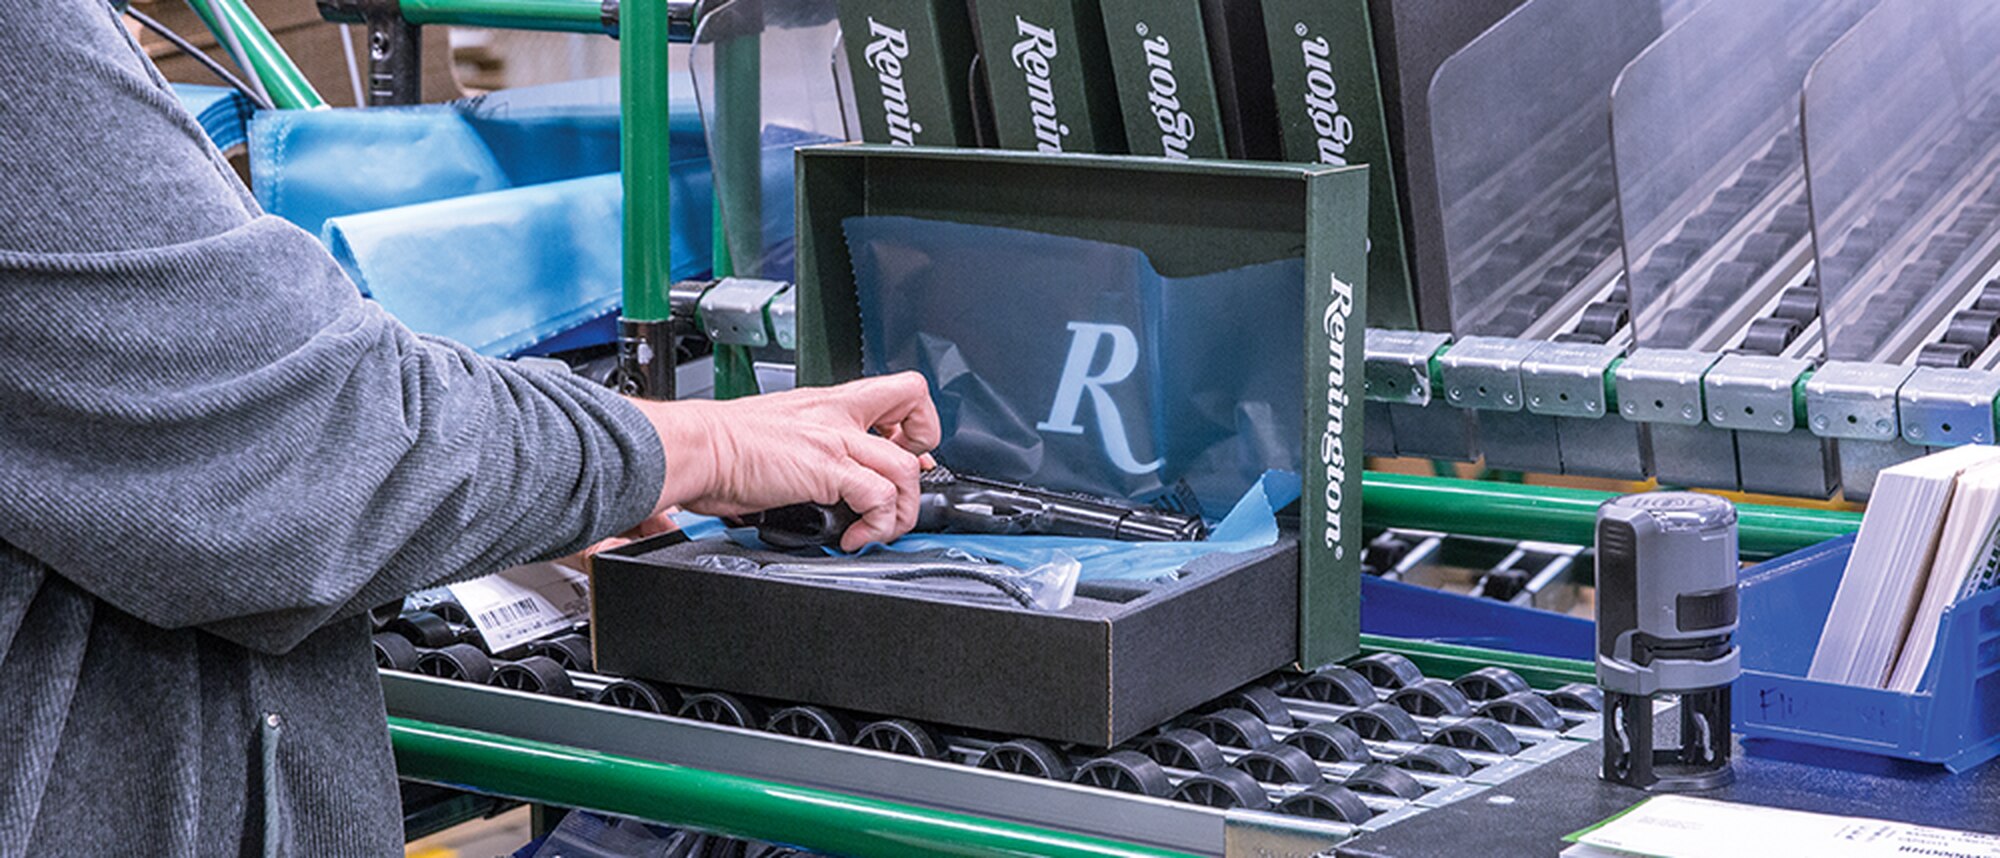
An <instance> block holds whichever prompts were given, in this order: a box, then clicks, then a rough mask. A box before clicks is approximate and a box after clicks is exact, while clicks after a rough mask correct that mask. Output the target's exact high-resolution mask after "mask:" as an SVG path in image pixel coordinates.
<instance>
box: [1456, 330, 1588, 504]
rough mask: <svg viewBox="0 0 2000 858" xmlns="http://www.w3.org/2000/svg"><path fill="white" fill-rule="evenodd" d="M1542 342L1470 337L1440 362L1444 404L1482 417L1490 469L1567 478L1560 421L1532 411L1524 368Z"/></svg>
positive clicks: (1482, 440)
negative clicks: (1523, 378) (1559, 443)
mask: <svg viewBox="0 0 2000 858" xmlns="http://www.w3.org/2000/svg"><path fill="white" fill-rule="evenodd" d="M1541 345H1542V343H1541V342H1540V341H1538V340H1517V339H1512V338H1508V337H1467V338H1465V339H1462V340H1459V341H1458V343H1457V344H1456V345H1454V346H1452V347H1451V348H1450V349H1449V350H1447V351H1445V353H1444V354H1442V355H1439V356H1438V372H1439V374H1440V375H1441V376H1442V379H1443V381H1444V398H1445V402H1446V403H1447V404H1449V405H1451V406H1452V407H1454V408H1462V409H1467V410H1471V411H1476V412H1478V415H1477V418H1478V420H1479V441H1480V445H1479V446H1480V452H1482V453H1484V454H1485V455H1486V464H1487V466H1488V467H1494V468H1507V469H1510V470H1519V471H1539V472H1542V473H1561V472H1562V451H1561V450H1560V449H1559V448H1558V447H1557V446H1556V432H1555V419H1554V418H1552V417H1549V416H1546V415H1542V414H1533V413H1530V412H1528V411H1527V410H1526V409H1527V394H1526V392H1525V391H1524V390H1523V388H1522V384H1521V363H1522V362H1523V361H1525V360H1527V359H1528V356H1529V355H1531V354H1533V353H1534V352H1535V349H1537V348H1539V347H1541Z"/></svg>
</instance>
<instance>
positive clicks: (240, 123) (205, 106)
mask: <svg viewBox="0 0 2000 858" xmlns="http://www.w3.org/2000/svg"><path fill="white" fill-rule="evenodd" d="M172 86H173V89H174V96H175V97H177V98H179V99H180V101H181V106H182V107H185V108H187V112H188V113H190V114H192V115H193V116H194V121H195V122H196V123H199V124H200V125H201V130H202V132H203V133H205V134H207V135H208V139H209V140H210V141H211V142H213V143H214V144H215V148H217V149H221V150H223V151H225V152H227V151H229V149H230V148H232V147H236V146H242V145H245V144H246V143H247V142H249V135H248V132H247V130H246V126H247V124H248V123H249V121H250V115H251V114H252V113H255V112H256V110H257V108H256V107H255V106H254V105H252V104H251V103H250V99H247V98H244V97H243V94H242V93H240V92H237V91H236V90H234V89H231V88H229V87H223V86H203V85H201V84H193V83H177V84H173V85H172Z"/></svg>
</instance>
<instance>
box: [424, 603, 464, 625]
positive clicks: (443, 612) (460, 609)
mask: <svg viewBox="0 0 2000 858" xmlns="http://www.w3.org/2000/svg"><path fill="white" fill-rule="evenodd" d="M428 610H429V611H430V612H431V613H433V614H436V615H438V616H439V617H440V618H442V619H443V620H444V621H445V622H447V623H451V624H453V625H458V626H469V625H472V615H471V614H468V613H466V612H465V606H464V605H461V604H459V603H457V602H439V603H437V604H435V605H432V606H430V608H428Z"/></svg>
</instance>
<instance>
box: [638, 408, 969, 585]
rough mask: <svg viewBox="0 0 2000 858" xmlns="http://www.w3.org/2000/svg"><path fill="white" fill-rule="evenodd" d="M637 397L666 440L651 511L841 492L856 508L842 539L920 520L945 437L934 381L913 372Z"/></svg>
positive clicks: (769, 503) (857, 543) (850, 544)
mask: <svg viewBox="0 0 2000 858" xmlns="http://www.w3.org/2000/svg"><path fill="white" fill-rule="evenodd" d="M635 402H637V404H638V405H639V407H640V409H641V410H643V411H645V412H646V415H647V417H648V418H649V419H651V420H652V422H653V427H654V429H656V430H658V432H659V434H660V440H661V443H662V444H664V445H665V446H666V453H667V480H666V485H665V486H664V487H662V490H661V493H660V505H659V506H658V507H657V508H656V512H657V511H664V510H666V509H669V508H672V507H676V506H678V507H682V508H685V509H688V510H690V511H693V512H698V513H702V514H704V515H716V516H730V515H743V514H746V513H752V512H758V511H761V510H766V509H772V508H774V507H780V506H785V505H788V504H795V503H803V502H808V501H810V502H813V503H820V504H829V505H830V504H834V503H840V502H845V503H846V504H847V505H848V507H850V508H851V509H853V510H854V512H855V513H856V514H857V515H859V516H860V517H861V519H860V521H858V522H856V523H855V524H854V525H853V526H852V527H849V528H848V529H847V533H846V534H844V535H843V536H842V537H841V540H840V546H841V548H842V549H844V550H847V551H854V550H856V549H859V548H860V547H862V546H863V545H866V544H868V543H870V542H888V541H891V540H893V539H895V538H897V537H899V536H902V535H903V534H905V533H908V532H909V530H910V528H912V527H915V526H916V523H917V502H918V497H919V489H918V487H917V477H918V474H919V473H920V472H921V470H922V468H923V467H924V465H925V464H926V463H927V461H928V456H927V455H926V454H927V453H929V451H930V450H931V449H932V448H934V447H936V446H937V444H938V441H939V440H940V429H939V425H938V414H937V407H936V406H935V405H933V404H932V403H931V397H930V387H929V385H928V384H926V383H925V381H924V378H923V376H921V375H918V374H916V373H913V372H906V373H900V374H897V375H890V376H879V377H875V378H866V379H862V380H860V381H854V382H849V383H847V384H843V385H839V386H836V387H820V388H800V389H798V390H792V391H787V392H784V393H777V394H770V395H766V396H753V397H749V398H746V399H736V400H730V401H727V402H709V401H701V400H686V401H680V402H647V401H638V400H635ZM870 430H873V432H872V433H871V432H870Z"/></svg>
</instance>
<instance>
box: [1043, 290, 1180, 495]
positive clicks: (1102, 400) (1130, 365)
mask: <svg viewBox="0 0 2000 858" xmlns="http://www.w3.org/2000/svg"><path fill="white" fill-rule="evenodd" d="M1069 330H1070V333H1071V335H1072V336H1071V337H1070V341H1069V357H1068V358H1067V359H1065V360H1064V361H1063V371H1062V379H1061V380H1060V381H1058V382H1057V383H1056V399H1055V402H1054V404H1052V405H1050V406H1049V419H1047V420H1044V421H1042V422H1040V423H1037V424H1035V428H1036V429H1040V430H1042V431H1043V432H1054V433H1057V434H1060V435H1082V434H1083V424H1080V423H1078V422H1077V421H1076V418H1077V412H1079V411H1081V410H1082V408H1083V397H1084V395H1085V394H1089V396H1090V404H1091V407H1092V408H1093V409H1094V410H1095V412H1096V415H1097V428H1098V431H1099V434H1100V435H1101V436H1102V438H1103V441H1104V455H1105V457H1106V458H1108V459H1110V460H1111V464H1113V465H1117V466H1118V470H1121V471H1124V472H1125V473H1128V474H1150V473H1152V472H1154V471H1157V470H1159V469H1160V466H1161V465H1164V464H1166V460H1165V459H1154V460H1152V461H1150V462H1141V461H1139V457H1138V456H1135V455H1133V453H1132V439H1131V438H1128V437H1126V435H1125V416H1124V415H1123V414H1120V413H1119V411H1118V403H1117V402H1116V401H1114V400H1113V399H1112V398H1111V392H1110V391H1108V390H1105V388H1107V387H1110V386H1111V385H1114V384H1118V383H1119V382H1122V381H1124V380H1125V379H1128V378H1131V377H1132V371H1133V370H1136V369H1138V368H1139V338H1138V337H1137V336H1135V335H1134V334H1133V333H1132V329H1131V328H1128V327H1125V326H1124V325H1107V324H1099V323H1096V322H1071V323H1069ZM1106 347H1108V348H1109V354H1107V355H1105V358H1104V367H1103V368H1102V369H1099V370H1098V371H1096V372H1091V371H1090V368H1091V367H1092V366H1095V365H1096V364H1097V355H1098V352H1100V351H1104V350H1105V349H1106Z"/></svg>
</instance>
